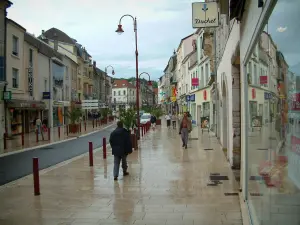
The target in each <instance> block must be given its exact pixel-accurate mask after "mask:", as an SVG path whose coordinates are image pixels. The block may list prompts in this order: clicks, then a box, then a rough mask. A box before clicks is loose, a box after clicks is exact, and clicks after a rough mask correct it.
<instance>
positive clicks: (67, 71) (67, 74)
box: [66, 66, 69, 80]
mask: <svg viewBox="0 0 300 225" xmlns="http://www.w3.org/2000/svg"><path fill="white" fill-rule="evenodd" d="M66 80H69V67H67V66H66Z"/></svg>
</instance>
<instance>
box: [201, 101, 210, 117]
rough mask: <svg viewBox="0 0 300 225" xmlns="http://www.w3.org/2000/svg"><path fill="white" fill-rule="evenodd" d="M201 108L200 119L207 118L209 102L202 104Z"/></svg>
mask: <svg viewBox="0 0 300 225" xmlns="http://www.w3.org/2000/svg"><path fill="white" fill-rule="evenodd" d="M202 108H203V110H202V117H209V115H210V103H209V102H204V103H203V107H202Z"/></svg>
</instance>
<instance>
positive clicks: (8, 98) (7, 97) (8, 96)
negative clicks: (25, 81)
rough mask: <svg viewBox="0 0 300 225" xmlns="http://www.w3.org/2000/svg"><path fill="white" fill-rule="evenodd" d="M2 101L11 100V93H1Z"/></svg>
mask: <svg viewBox="0 0 300 225" xmlns="http://www.w3.org/2000/svg"><path fill="white" fill-rule="evenodd" d="M3 100H11V91H3Z"/></svg>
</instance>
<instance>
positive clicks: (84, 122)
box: [84, 122, 86, 131]
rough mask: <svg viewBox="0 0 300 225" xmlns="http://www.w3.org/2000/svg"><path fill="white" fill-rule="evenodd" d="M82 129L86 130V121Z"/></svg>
mask: <svg viewBox="0 0 300 225" xmlns="http://www.w3.org/2000/svg"><path fill="white" fill-rule="evenodd" d="M84 131H86V122H84Z"/></svg>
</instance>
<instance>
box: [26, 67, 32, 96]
mask: <svg viewBox="0 0 300 225" xmlns="http://www.w3.org/2000/svg"><path fill="white" fill-rule="evenodd" d="M27 71H28V92H29V95H30V96H33V72H32V71H33V70H32V67H30V68H28V70H27Z"/></svg>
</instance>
